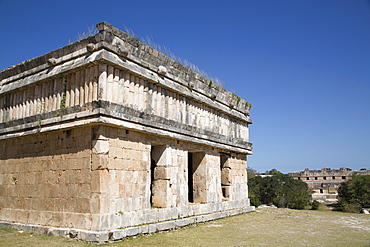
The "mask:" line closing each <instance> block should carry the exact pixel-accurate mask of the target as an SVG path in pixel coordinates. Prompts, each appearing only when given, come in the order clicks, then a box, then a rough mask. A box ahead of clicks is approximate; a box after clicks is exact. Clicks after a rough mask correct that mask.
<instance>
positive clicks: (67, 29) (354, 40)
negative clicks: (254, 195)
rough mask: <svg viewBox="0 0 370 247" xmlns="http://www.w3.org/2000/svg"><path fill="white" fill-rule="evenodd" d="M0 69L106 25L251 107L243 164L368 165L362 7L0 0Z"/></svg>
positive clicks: (338, 2)
mask: <svg viewBox="0 0 370 247" xmlns="http://www.w3.org/2000/svg"><path fill="white" fill-rule="evenodd" d="M0 13H1V14H0V30H1V34H0V70H2V69H5V68H7V67H9V66H11V65H15V64H18V63H20V62H22V61H24V60H27V59H30V58H33V57H36V56H40V55H43V54H45V53H47V52H49V51H52V50H55V49H57V48H60V47H63V46H65V45H67V44H68V41H69V40H73V39H75V38H76V36H77V34H78V33H82V32H83V31H85V30H86V29H87V28H88V27H92V26H94V25H95V24H96V23H98V22H101V21H107V22H109V23H111V24H112V25H114V26H115V27H117V28H119V29H121V30H122V29H123V28H124V26H126V27H129V28H131V29H132V30H133V31H134V32H135V33H136V34H137V35H139V36H143V37H146V36H148V37H151V38H152V39H153V40H154V41H155V42H156V43H159V44H160V45H162V46H165V47H167V48H169V49H170V50H171V51H172V52H173V53H174V54H175V55H177V56H179V57H181V58H184V59H187V60H188V61H190V62H192V63H194V64H196V65H197V66H198V67H199V68H200V69H202V70H204V71H206V72H207V73H209V74H211V75H213V76H215V77H217V78H219V79H220V80H222V81H223V85H224V86H225V87H226V89H228V90H231V91H233V92H235V93H236V94H237V95H239V96H241V97H242V98H243V99H245V100H247V101H249V102H251V103H252V104H253V107H252V110H251V118H252V120H253V122H254V124H253V125H251V127H250V141H251V142H252V143H253V146H254V150H253V151H254V155H252V156H249V157H248V158H249V159H248V164H249V166H250V167H252V168H253V169H256V170H257V171H260V172H264V171H266V170H270V169H272V168H276V169H277V170H280V171H282V172H293V171H300V170H303V169H305V168H310V169H320V168H322V167H328V168H339V167H341V166H344V167H349V168H352V169H354V170H357V169H360V168H368V169H369V168H370V1H368V0H280V1H276V0H239V1H234V0H229V1H224V0H223V1H218V0H214V1H203V0H187V1H173V0H172V1H162V0H157V1H152V0H150V1H149V0H142V1H95V0H89V1H78V0H77V1H76V0H75V1H70V0H64V1H59V0H54V1H38V0H33V1H25V0H24V1H17V0H0Z"/></svg>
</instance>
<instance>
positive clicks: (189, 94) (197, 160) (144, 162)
mask: <svg viewBox="0 0 370 247" xmlns="http://www.w3.org/2000/svg"><path fill="white" fill-rule="evenodd" d="M97 29H98V30H99V33H97V34H95V35H93V36H90V37H88V38H86V39H83V40H81V41H78V42H76V43H73V44H70V45H68V46H66V47H63V48H60V49H58V50H55V51H52V52H50V53H48V54H46V55H43V56H40V57H37V58H33V59H30V60H27V61H25V62H22V63H21V64H19V65H15V66H12V67H10V68H7V69H5V70H3V71H1V72H0V227H14V228H17V229H20V230H24V231H30V232H35V233H47V234H53V235H69V236H72V237H76V238H78V239H84V240H88V241H97V242H104V241H107V240H109V239H113V240H115V239H120V238H124V237H126V236H132V235H136V234H144V233H152V232H155V231H160V230H167V229H173V228H177V227H181V226H185V225H189V224H193V223H197V222H204V221H208V220H213V219H217V218H222V217H226V216H230V215H235V214H239V213H243V212H248V211H251V210H253V209H254V208H253V207H251V206H250V203H249V199H248V188H247V171H246V161H247V158H246V157H247V155H250V154H252V152H251V150H252V148H251V143H249V140H248V135H249V134H248V125H249V124H251V123H252V122H251V120H250V118H249V109H250V104H249V103H248V102H246V101H245V100H243V99H241V98H240V97H237V96H236V95H235V94H233V93H231V92H229V91H227V90H225V89H224V88H222V87H221V86H219V85H217V84H215V83H213V82H212V81H211V80H209V79H206V78H204V77H203V76H201V75H200V74H198V73H196V72H194V71H192V70H190V69H189V68H186V67H184V66H182V65H181V64H179V63H178V62H176V61H174V60H172V59H170V58H169V57H167V56H165V55H164V54H162V53H161V52H159V51H157V50H155V49H153V48H151V47H149V46H148V45H146V44H143V43H141V42H140V41H139V40H138V39H136V38H134V37H131V36H129V35H127V34H126V33H124V32H122V31H120V30H118V29H116V28H115V27H112V26H111V25H109V24H108V23H105V22H103V23H99V24H97Z"/></svg>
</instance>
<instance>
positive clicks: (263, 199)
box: [248, 169, 370, 212]
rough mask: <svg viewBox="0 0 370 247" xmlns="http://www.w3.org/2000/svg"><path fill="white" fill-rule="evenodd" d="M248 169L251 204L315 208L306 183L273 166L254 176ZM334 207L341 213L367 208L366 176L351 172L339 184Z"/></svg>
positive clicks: (369, 204)
mask: <svg viewBox="0 0 370 247" xmlns="http://www.w3.org/2000/svg"><path fill="white" fill-rule="evenodd" d="M255 173H256V171H255V170H253V169H248V190H249V198H250V201H251V205H253V206H259V205H261V204H267V205H269V204H273V205H275V206H277V207H283V208H292V209H303V208H305V206H307V205H310V204H311V205H312V207H313V209H315V208H317V204H318V203H317V202H316V201H312V197H311V195H312V193H313V191H311V190H310V189H309V188H308V185H307V183H305V182H303V181H301V180H295V179H293V178H292V177H291V176H289V175H287V174H282V173H281V172H279V171H277V170H276V169H272V170H270V171H266V173H265V174H267V175H269V176H264V177H262V176H257V175H255ZM338 206H339V207H340V208H341V209H342V211H344V212H359V211H360V210H361V209H362V208H366V207H370V175H356V174H354V175H353V176H352V177H351V179H350V180H348V181H346V182H343V183H341V184H340V187H339V189H338Z"/></svg>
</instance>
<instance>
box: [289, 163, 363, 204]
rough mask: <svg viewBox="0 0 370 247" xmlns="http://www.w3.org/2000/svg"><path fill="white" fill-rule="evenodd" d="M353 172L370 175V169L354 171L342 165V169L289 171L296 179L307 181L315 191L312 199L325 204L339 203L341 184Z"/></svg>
mask: <svg viewBox="0 0 370 247" xmlns="http://www.w3.org/2000/svg"><path fill="white" fill-rule="evenodd" d="M353 174H358V175H370V170H360V171H352V170H351V169H348V168H345V167H341V168H340V169H330V168H322V169H321V170H309V169H305V170H304V171H300V172H292V173H289V175H290V176H292V177H293V178H294V179H298V180H302V181H303V182H306V183H307V184H308V187H309V188H310V189H311V190H312V191H313V194H312V199H313V200H316V201H318V202H320V203H323V204H334V203H337V202H338V198H337V197H338V189H339V186H340V184H341V183H343V182H345V181H348V180H349V179H351V176H352V175H353Z"/></svg>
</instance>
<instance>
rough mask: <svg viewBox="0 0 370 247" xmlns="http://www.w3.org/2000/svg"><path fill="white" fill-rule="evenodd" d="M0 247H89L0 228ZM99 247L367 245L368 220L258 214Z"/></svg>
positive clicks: (280, 212) (334, 214)
mask: <svg viewBox="0 0 370 247" xmlns="http://www.w3.org/2000/svg"><path fill="white" fill-rule="evenodd" d="M0 246H48V247H52V246H92V244H87V243H85V242H78V241H76V240H72V239H68V238H61V237H50V236H41V235H36V234H30V233H20V232H18V231H15V230H9V229H0ZM103 246H356V247H357V246H370V215H363V214H349V213H342V212H333V211H312V210H291V209H273V208H268V209H257V210H256V211H255V212H251V213H247V214H243V215H238V216H234V217H230V218H225V219H220V220H216V221H212V222H207V223H204V224H198V225H195V226H189V227H186V228H183V229H178V230H174V231H167V232H161V233H156V234H153V235H147V236H138V237H133V238H129V239H125V240H122V241H117V242H111V243H108V244H104V245H103Z"/></svg>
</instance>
